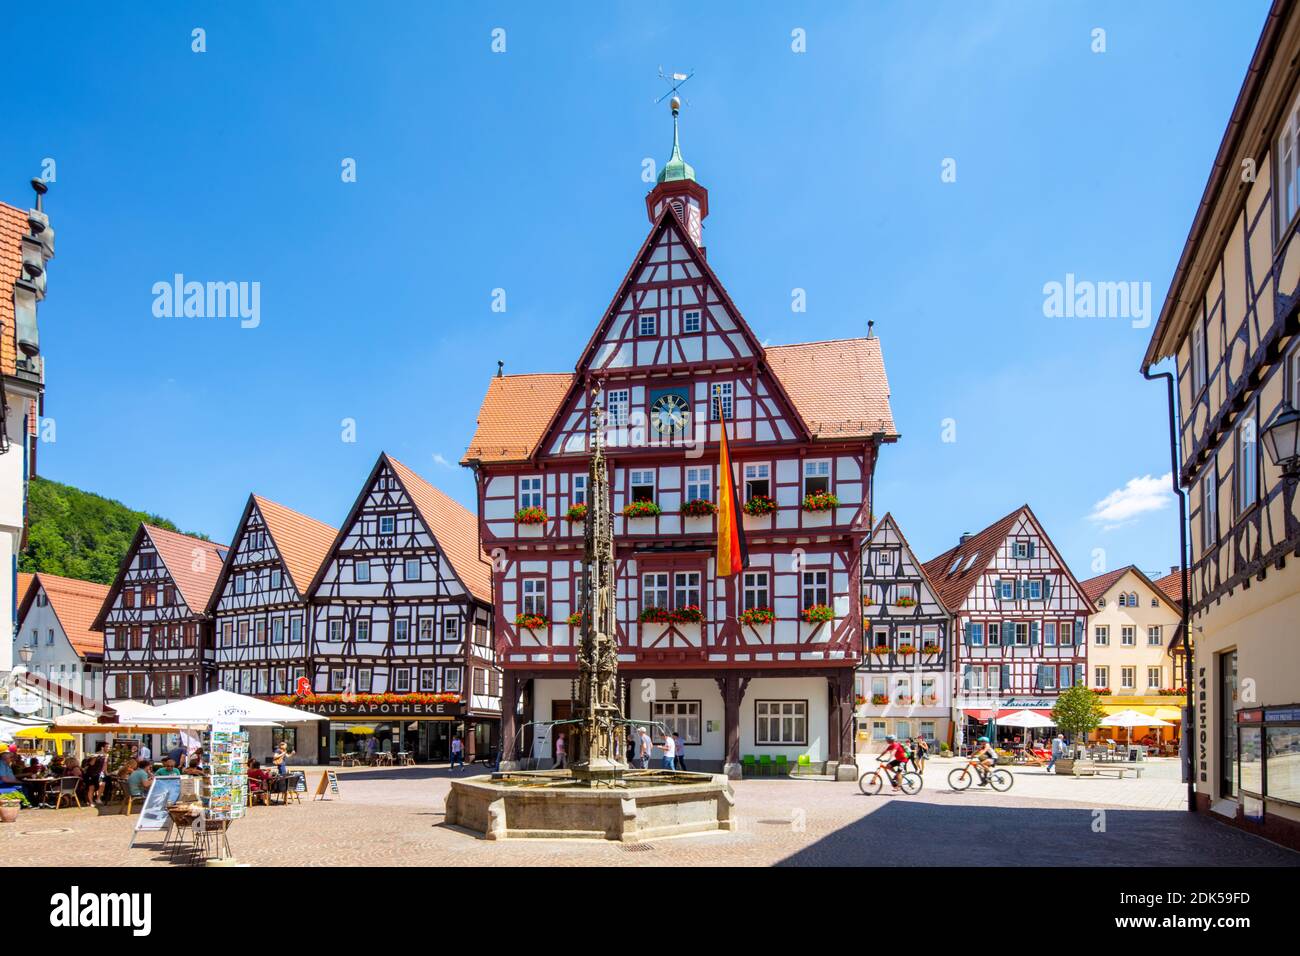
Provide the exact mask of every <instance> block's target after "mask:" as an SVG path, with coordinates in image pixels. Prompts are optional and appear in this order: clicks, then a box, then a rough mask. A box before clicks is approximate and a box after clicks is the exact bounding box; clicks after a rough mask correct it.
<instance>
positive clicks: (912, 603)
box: [894, 597, 916, 607]
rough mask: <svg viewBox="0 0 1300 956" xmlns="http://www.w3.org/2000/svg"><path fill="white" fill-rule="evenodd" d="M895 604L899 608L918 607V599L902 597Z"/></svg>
mask: <svg viewBox="0 0 1300 956" xmlns="http://www.w3.org/2000/svg"><path fill="white" fill-rule="evenodd" d="M894 603H895V604H896V605H897V606H898V607H916V598H910V597H901V598H899V599H898V600H897V601H895V602H894Z"/></svg>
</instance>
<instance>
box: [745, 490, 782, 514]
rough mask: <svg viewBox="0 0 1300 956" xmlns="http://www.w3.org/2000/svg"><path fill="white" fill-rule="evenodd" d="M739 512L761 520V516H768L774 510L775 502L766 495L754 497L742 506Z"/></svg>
mask: <svg viewBox="0 0 1300 956" xmlns="http://www.w3.org/2000/svg"><path fill="white" fill-rule="evenodd" d="M740 510H741V511H743V512H745V514H747V515H749V516H750V517H753V518H761V517H763V515H770V514H771V513H772V512H773V511H775V510H776V501H774V500H773V499H772V498H769V497H768V496H767V495H754V497H752V498H750V499H749V500H748V501H746V502H745V503H744V504H743V505H741V506H740Z"/></svg>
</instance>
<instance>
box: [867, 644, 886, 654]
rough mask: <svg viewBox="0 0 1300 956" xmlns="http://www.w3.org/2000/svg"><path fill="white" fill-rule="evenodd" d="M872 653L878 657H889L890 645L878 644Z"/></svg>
mask: <svg viewBox="0 0 1300 956" xmlns="http://www.w3.org/2000/svg"><path fill="white" fill-rule="evenodd" d="M871 653H872V654H875V655H876V656H877V657H887V656H889V645H888V644H877V645H876V646H875V647H873V648H872V649H871Z"/></svg>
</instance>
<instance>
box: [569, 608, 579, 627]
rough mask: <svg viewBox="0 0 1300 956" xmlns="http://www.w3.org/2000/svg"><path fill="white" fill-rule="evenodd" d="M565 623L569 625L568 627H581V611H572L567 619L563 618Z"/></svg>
mask: <svg viewBox="0 0 1300 956" xmlns="http://www.w3.org/2000/svg"><path fill="white" fill-rule="evenodd" d="M565 623H567V624H568V625H569V627H581V626H582V612H581V611H574V612H573V613H572V614H570V615H569V616H568V617H567V618H565Z"/></svg>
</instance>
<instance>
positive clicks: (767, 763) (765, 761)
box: [758, 754, 772, 776]
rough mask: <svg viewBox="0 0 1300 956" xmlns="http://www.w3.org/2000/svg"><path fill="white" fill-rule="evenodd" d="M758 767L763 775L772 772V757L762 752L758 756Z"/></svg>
mask: <svg viewBox="0 0 1300 956" xmlns="http://www.w3.org/2000/svg"><path fill="white" fill-rule="evenodd" d="M758 769H759V770H761V771H762V773H763V776H767V775H768V774H769V773H771V772H772V757H771V755H770V754H763V756H761V757H759V758H758Z"/></svg>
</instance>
